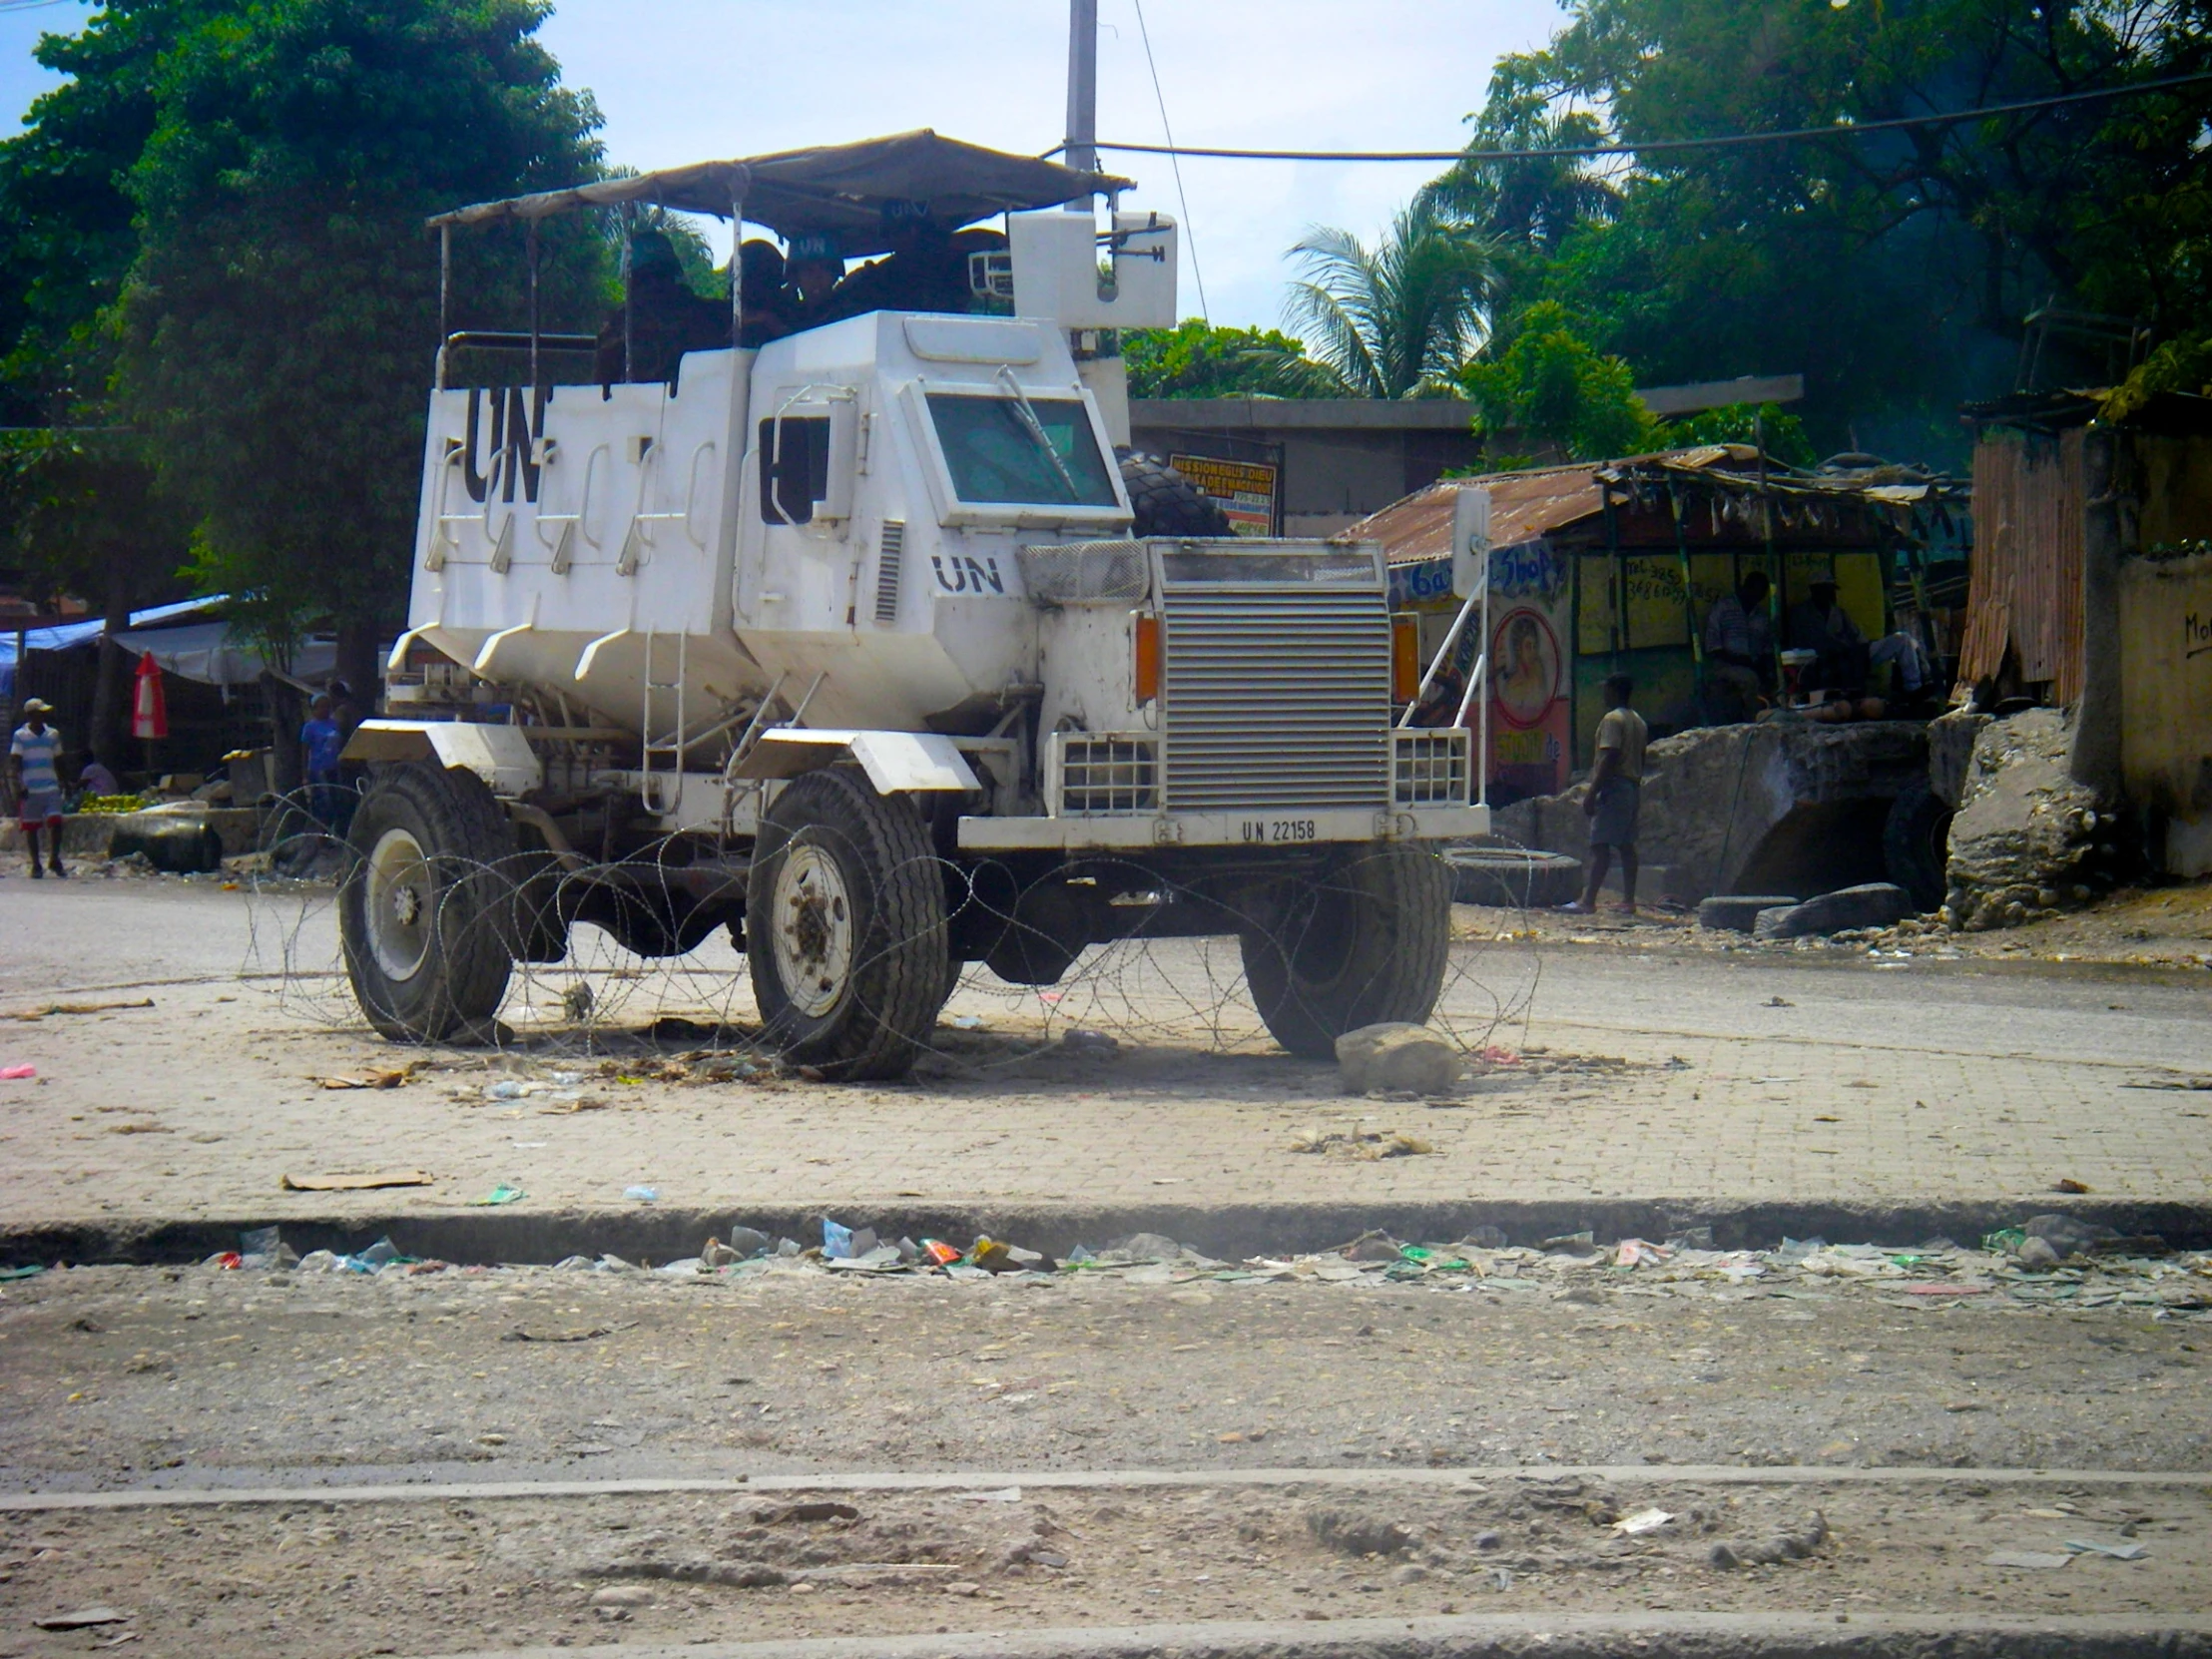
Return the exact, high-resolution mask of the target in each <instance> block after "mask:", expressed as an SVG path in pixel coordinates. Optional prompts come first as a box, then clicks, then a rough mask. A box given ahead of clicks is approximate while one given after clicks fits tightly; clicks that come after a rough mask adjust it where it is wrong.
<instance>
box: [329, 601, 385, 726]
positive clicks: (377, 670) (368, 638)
mask: <svg viewBox="0 0 2212 1659" xmlns="http://www.w3.org/2000/svg"><path fill="white" fill-rule="evenodd" d="M377 633H378V629H377V627H376V624H374V623H373V622H342V621H341V622H340V623H339V624H338V668H337V675H338V678H339V679H340V680H343V681H344V682H345V686H346V690H348V691H350V692H351V693H352V694H353V697H352V705H353V713H352V719H351V720H350V721H347V722H346V723H345V725H346V728H347V730H346V733H345V735H346V736H347V737H348V738H350V737H351V736H352V735H353V733H352V731H351V728H352V727H353V726H355V725H358V724H359V723H360V722H361V721H364V720H367V719H369V718H370V717H371V716H373V715H374V714H375V713H376V705H377V702H378V700H379V699H380V697H381V695H382V692H383V686H384V674H383V668H384V665H383V664H382V663H381V662H380V661H379V660H378V655H377V651H376V635H377Z"/></svg>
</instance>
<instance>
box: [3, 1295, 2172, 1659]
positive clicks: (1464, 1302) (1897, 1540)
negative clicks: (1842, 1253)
mask: <svg viewBox="0 0 2212 1659" xmlns="http://www.w3.org/2000/svg"><path fill="white" fill-rule="evenodd" d="M2206 1329H2207V1328H2205V1327H2204V1326H2202V1325H2200V1324H2192V1323H2186V1322H2179V1323H2177V1322H2171V1321H2169V1322H2163V1323H2161V1322H2155V1321H2152V1320H2149V1319H2146V1318H2145V1317H2144V1313H2143V1311H2142V1310H2140V1309H2123V1308H2118V1307H2112V1308H2107V1309H2104V1310H2100V1311H2097V1312H2093V1313H2072V1314H2068V1313H2058V1312H2054V1311H2049V1310H2021V1309H2017V1308H2010V1307H2002V1308H2000V1307H1959V1306H1955V1305H1936V1306H1930V1307H1926V1308H1909V1307H1901V1306H1898V1305H1897V1304H1896V1299H1889V1300H1885V1299H1883V1298H1882V1297H1880V1296H1879V1295H1876V1294H1871V1293H1869V1294H1850V1293H1844V1294H1837V1295H1834V1296H1826V1297H1811V1298H1808V1297H1806V1296H1803V1295H1796V1294H1793V1295H1788V1296H1776V1295H1773V1294H1770V1293H1769V1292H1767V1291H1765V1290H1748V1291H1743V1292H1732V1291H1730V1292H1721V1293H1711V1294H1696V1295H1689V1294H1685V1295H1682V1296H1661V1295H1652V1294H1647V1295H1625V1294H1619V1293H1601V1294H1597V1295H1596V1296H1595V1297H1594V1299H1593V1300H1587V1301H1574V1302H1558V1301H1553V1300H1551V1299H1550V1297H1548V1296H1544V1297H1540V1298H1529V1297H1525V1296H1503V1295H1494V1294H1493V1295H1485V1294H1483V1293H1481V1292H1479V1291H1467V1292H1452V1291H1443V1290H1438V1289H1434V1288H1431V1287H1428V1286H1425V1285H1422V1286H1413V1287H1400V1286H1390V1285H1365V1284H1362V1285H1348V1286H1338V1285H1326V1284H1316V1283H1305V1284H1272V1285H1271V1284H1225V1283H1222V1282H1219V1281H1215V1280H1211V1279H1208V1278H1204V1277H1201V1276H1197V1275H1191V1276H1189V1277H1187V1278H1186V1279H1185V1280H1184V1281H1183V1282H1181V1283H1166V1284H1128V1283H1116V1282H1111V1281H1090V1280H1082V1279H1076V1280H1072V1281H1059V1282H1053V1283H1050V1284H1033V1283H1028V1282H1017V1281H991V1282H976V1283H957V1282H946V1281H941V1280H939V1281H918V1280H888V1281H868V1282H857V1281H854V1280H850V1279H845V1278H836V1279H831V1278H830V1277H829V1276H827V1275H824V1274H822V1273H821V1272H819V1271H814V1272H809V1271H806V1270H801V1269H793V1270H790V1271H786V1272H778V1273H771V1274H769V1275H767V1276H764V1277H762V1278H759V1279H757V1280H751V1281H746V1282H743V1283H740V1284H736V1285H732V1284H728V1283H706V1282H699V1281H691V1282H676V1281H671V1280H667V1279H662V1278H657V1277H656V1276H651V1275H644V1274H595V1273H577V1272H573V1271H570V1272H560V1271H555V1270H549V1269H538V1270H527V1271H509V1272H474V1273H463V1272H457V1271H454V1272H446V1273H439V1274H432V1275H422V1276H414V1277H403V1276H402V1277H394V1276H392V1275H389V1274H386V1275H381V1276H378V1277H376V1278H374V1279H363V1278H352V1277H345V1276H329V1275H315V1274H301V1273H293V1274H277V1275H263V1274H256V1273H224V1272H218V1271H214V1270H202V1269H193V1270H183V1271H176V1270H172V1271H163V1270H147V1269H83V1270H77V1271H74V1272H70V1273H67V1274H60V1275H47V1276H44V1277H42V1278H40V1279H36V1280H32V1281H29V1282H24V1283H19V1284H17V1285H13V1286H10V1287H8V1288H7V1293H6V1301H5V1303H0V1398H4V1400H5V1405H4V1407H0V1410H4V1415H0V1445H4V1446H5V1447H6V1462H5V1464H4V1465H0V1486H5V1487H6V1488H8V1489H10V1490H14V1491H17V1492H26V1491H36V1492H45V1493H53V1494H66V1493H86V1492H94V1491H99V1490H117V1489H136V1490H141V1491H143V1490H145V1489H146V1488H149V1487H152V1486H155V1485H157V1484H158V1485H160V1486H162V1487H164V1488H168V1489H170V1490H172V1491H174V1492H176V1493H178V1494H180V1495H192V1494H198V1495H199V1496H201V1497H205V1498H212V1497H214V1496H215V1495H216V1494H217V1492H218V1490H219V1489H224V1488H228V1489H230V1490H231V1491H233V1492H237V1493H239V1494H240V1497H241V1499H242V1500H241V1501H238V1502H235V1503H231V1504H227V1505H223V1506H220V1507H207V1506H204V1505H195V1506H174V1505H173V1506H167V1507H145V1506H135V1507H126V1508H116V1509H95V1510H82V1509H64V1510H57V1509H39V1508H24V1507H21V1506H20V1505H19V1506H18V1507H16V1508H14V1509H13V1510H12V1511H11V1510H9V1509H8V1507H7V1505H6V1504H5V1503H0V1529H4V1536H5V1538H6V1548H5V1550H4V1552H0V1562H4V1563H5V1564H4V1565H0V1573H4V1574H5V1575H6V1580H5V1582H0V1651H5V1652H9V1653H18V1654H26V1655H29V1654H46V1653H61V1652H77V1651H83V1650H84V1649H85V1648H86V1646H87V1645H88V1642H87V1638H86V1637H85V1636H84V1635H83V1634H82V1633H78V1634H60V1633H55V1634H48V1633H41V1632H37V1631H35V1630H31V1629H30V1628H29V1624H30V1621H31V1620H32V1619H33V1618H36V1617H43V1616H47V1615H49V1614H51V1613H53V1612H56V1611H63V1610H67V1608H70V1607H80V1606H84V1605H87V1604H92V1603H113V1604H115V1605H117V1606H119V1607H121V1608H124V1609H128V1610H129V1611H130V1613H131V1614H132V1619H131V1622H130V1624H129V1626H128V1628H130V1629H132V1630H134V1631H136V1632H138V1633H139V1634H140V1635H141V1636H142V1637H143V1639H144V1643H145V1645H144V1646H143V1647H141V1648H140V1649H139V1651H142V1652H148V1653H183V1652H187V1651H199V1652H205V1651H208V1650H209V1648H210V1645H211V1644H212V1645H213V1647H214V1649H215V1650H216V1651H239V1650H240V1649H241V1648H242V1647H253V1646H260V1647H264V1648H267V1649H271V1650H275V1649H281V1651H283V1652H285V1653H288V1654H296V1655H303V1656H309V1659H320V1656H323V1655H331V1656H336V1655H342V1654H351V1653H358V1652H363V1651H369V1650H371V1649H379V1648H388V1649H390V1650H392V1651H397V1652H401V1653H425V1652H437V1651H442V1650H445V1649H452V1648H473V1647H479V1646H485V1647H505V1646H510V1645H520V1644H526V1643H529V1642H534V1641H535V1642H543V1641H549V1640H555V1639H559V1638H563V1637H569V1638H572V1639H575V1640H590V1639H594V1638H593V1634H592V1633H597V1632H600V1631H601V1630H602V1629H603V1627H605V1626H606V1625H609V1624H612V1623H617V1622H620V1623H622V1624H623V1625H624V1627H625V1635H626V1636H627V1635H628V1634H629V1632H630V1631H631V1630H633V1629H634V1632H635V1635H636V1636H637V1637H639V1638H646V1637H650V1638H656V1639H659V1640H664V1641H669V1642H687V1641H700V1640H729V1639H734V1638H736V1637H738V1636H741V1635H742V1636H747V1637H751V1638H765V1637H770V1636H776V1635H795V1636H796V1635H829V1634H833V1633H837V1632H861V1631H865V1632H876V1633H880V1632H891V1631H900V1630H910V1631H931V1630H935V1629H937V1628H940V1627H944V1628H950V1629H955V1630H970V1631H974V1630H987V1629H993V1628H1020V1627H1024V1626H1029V1625H1034V1624H1037V1623H1039V1622H1041V1621H1051V1622H1056V1623H1059V1624H1082V1623H1120V1622H1129V1621H1150V1620H1176V1619H1190V1620H1217V1619H1232V1618H1261V1619H1271V1618H1341V1617H1348V1616H1357V1615H1361V1614H1374V1613H1377V1612H1384V1611H1386V1612H1393V1613H1402V1614H1404V1615H1406V1616H1420V1615H1429V1614H1440V1613H1443V1612H1447V1611H1454V1612H1456V1611H1486V1612H1488V1611H1495V1612H1504V1611H1512V1610H1517V1609H1546V1608H1558V1607H1562V1606H1573V1607H1575V1608H1577V1609H1580V1610H1583V1611H1595V1610H1607V1609H1611V1610H1624V1609H1626V1610H1636V1609H1641V1610H1650V1609H1669V1608H1671V1609H1706V1610H1736V1611H1758V1610H1773V1609H1799V1610H1803V1609H1808V1608H1811V1609H1821V1610H1834V1611H1840V1612H1845V1613H1850V1612H1853V1611H1858V1612H1861V1613H1863V1614H1864V1613H1872V1612H1883V1613H1890V1614H1898V1613H1908V1612H1927V1613H1940V1614H1951V1615H1956V1614H1960V1613H1970V1612H1976V1611H1980V1610H1986V1609H1988V1608H1989V1607H1991V1606H1992V1605H2001V1606H2002V1607H2003V1608H2004V1609H2005V1610H2006V1611H2008V1612H2020V1611H2023V1610H2026V1611H2034V1612H2039V1613H2064V1614H2090V1613H2114V1614H2117V1613H2134V1612H2144V1611H2154V1612H2158V1613H2162V1614H2180V1613H2184V1612H2188V1613H2201V1612H2206V1611H2212V1607H2208V1605H2207V1602H2208V1596H2207V1590H2208V1587H2212V1508H2208V1504H2207V1498H2206V1492H2207V1488H2208V1487H2212V1446H2208V1444H2207V1440H2206V1433H2205V1424H2206V1423H2207V1422H2212V1398H2208V1393H2212V1369H2208V1361H2207V1358H2206V1350H2205V1348H2204V1333H2205V1331H2206ZM522 1338H527V1339H529V1340H518V1339H522ZM1585 1464H1587V1465H1613V1466H1614V1468H1613V1472H1611V1473H1609V1474H1607V1475H1604V1476H1587V1475H1585V1476H1581V1477H1575V1476H1573V1475H1571V1474H1568V1475H1561V1474H1560V1473H1559V1472H1558V1471H1559V1468H1560V1466H1564V1465H1585ZM2037 1464H2050V1465H2059V1466H2061V1467H2062V1468H2073V1469H2108V1470H2119V1471H2137V1472H2138V1473H2141V1474H2144V1475H2145V1476H2148V1475H2156V1474H2162V1473H2166V1472H2168V1471H2179V1472H2180V1473H2182V1474H2184V1475H2187V1476H2190V1477H2191V1478H2187V1479H2182V1480H2179V1481H2176V1480H2173V1479H2170V1478H2167V1479H2148V1478H2146V1479H2144V1480H2142V1481H2140V1482H2131V1481H2128V1480H2124V1479H2123V1480H2120V1481H2118V1482H2117V1483H2114V1481H2113V1480H2111V1479H2109V1478H2105V1477H2088V1476H2077V1475H2068V1474H2065V1473H2062V1472H2061V1473H2053V1474H2050V1475H2047V1476H2041V1477H2035V1478H2033V1479H2029V1480H2026V1481H2024V1482H2023V1481H2022V1480H2021V1478H2020V1477H2017V1476H2014V1475H2011V1474H2008V1473H2004V1472H2001V1471H2003V1470H2006V1469H2010V1468H2013V1467H2018V1466H2023V1465H2037ZM1677 1465H1681V1467H1680V1468H1679V1470H1678V1468H1677ZM1715 1465H1725V1466H1722V1467H1715ZM1146 1469H1157V1470H1174V1471H1180V1473H1178V1474H1176V1475H1174V1476H1173V1477H1172V1478H1168V1479H1165V1480H1164V1481H1163V1482H1161V1483H1156V1484H1155V1483H1143V1482H1139V1483H1134V1484H1133V1483H1131V1482H1130V1481H1129V1480H1128V1479H1127V1478H1125V1477H1124V1476H1122V1475H1111V1476H1096V1475H1093V1474H1091V1473H1089V1472H1086V1471H1101V1470H1103V1471H1115V1470H1120V1471H1128V1470H1146ZM938 1471H957V1472H951V1473H949V1474H948V1476H947V1477H946V1478H943V1479H938V1480H935V1481H933V1482H932V1481H929V1480H926V1479H925V1480H924V1482H923V1484H924V1486H925V1487H927V1488H928V1489H923V1490H896V1489H882V1488H883V1487H884V1486H885V1485H886V1484H887V1485H889V1486H892V1487H895V1486H897V1485H898V1484H899V1483H900V1477H903V1476H915V1477H917V1478H918V1477H924V1476H930V1475H934V1474H936V1473H937V1472H938ZM1301 1471H1304V1472H1303V1473H1302V1472H1301ZM1984 1471H1999V1472H1984ZM701 1479H708V1480H719V1481H722V1482H728V1483H732V1484H727V1485H724V1486H722V1487H720V1488H718V1489H713V1490H704V1491H701V1490H673V1491H669V1490H663V1491H640V1492H628V1493H625V1492H622V1491H619V1490H605V1489H603V1490H601V1491H600V1492H599V1493H598V1495H591V1496H581V1495H577V1494H576V1493H575V1492H573V1491H571V1490H568V1489H565V1488H561V1489H550V1490H549V1489H547V1488H544V1487H542V1486H539V1487H532V1486H529V1485H525V1486H524V1487H523V1488H521V1489H520V1490H516V1491H511V1492H509V1493H508V1494H507V1495H498V1493H496V1492H494V1491H493V1490H491V1489H490V1488H489V1487H487V1486H486V1485H485V1484H484V1483H489V1482H511V1481H521V1482H526V1483H527V1482H544V1481H547V1480H566V1481H575V1480H587V1481H592V1482H595V1483H602V1484H604V1483H606V1482H615V1481H622V1480H647V1481H652V1480H664V1481H665V1480H679V1481H681V1480H701ZM1051 1480H1061V1481H1064V1482H1066V1484H1064V1485H1061V1486H1045V1485H1040V1484H1039V1482H1040V1481H1051ZM456 1481H457V1482H468V1483H473V1488H474V1489H472V1491H470V1492H465V1493H462V1494H459V1495H455V1496H434V1497H426V1498H424V1499H422V1500H420V1501H416V1500H412V1499H409V1498H408V1497H407V1496H406V1495H405V1491H406V1488H407V1487H408V1486H411V1485H414V1484H417V1483H422V1482H456ZM366 1482H373V1483H376V1484H379V1485H385V1486H391V1485H397V1486H398V1487H399V1488H400V1490H399V1491H398V1492H396V1493H391V1494H387V1495H386V1496H385V1497H384V1498H383V1499H380V1500H377V1501H363V1500H361V1499H359V1498H358V1497H354V1496H348V1495H346V1493H345V1492H344V1491H343V1490H342V1488H345V1487H349V1486H352V1485H356V1484H359V1483H366ZM737 1482H743V1483H744V1484H743V1485H742V1486H741V1485H738V1484H735V1483H737ZM277 1485H283V1486H287V1487H294V1488H296V1490H295V1492H294V1495H293V1496H291V1497H290V1498H279V1499H276V1500H247V1499H248V1494H247V1493H246V1491H245V1490H244V1489H245V1488H259V1487H268V1486H277ZM755 1486H758V1487H760V1488H761V1489H760V1490H758V1491H748V1490H747V1488H749V1487H755ZM317 1487H321V1488H324V1489H325V1490H326V1492H327V1493H328V1498H327V1501H326V1500H325V1499H324V1498H322V1497H318V1496H317V1493H316V1490H315V1488H317ZM1009 1487H1019V1488H1020V1491H1019V1495H1018V1496H1016V1495H1012V1494H1011V1493H1010V1492H1009V1490H1008V1488H1009ZM330 1488H340V1490H330ZM976 1494H983V1495H976ZM23 1501H25V1502H30V1501H36V1500H23ZM809 1504H812V1505H815V1506H816V1507H811V1508H810V1507H805V1505H809ZM822 1505H831V1507H821V1506H822ZM1651 1509H1658V1510H1662V1511H1665V1512H1666V1513H1667V1514H1669V1515H1670V1516H1672V1517H1673V1518H1672V1519H1670V1520H1668V1521H1665V1522H1660V1523H1652V1527H1651V1530H1650V1531H1648V1532H1641V1533H1639V1532H1635V1531H1623V1530H1621V1529H1620V1528H1619V1526H1618V1523H1619V1522H1621V1521H1622V1520H1624V1519H1626V1518H1627V1517H1629V1516H1632V1515H1636V1514H1638V1513H1641V1512H1643V1511H1646V1510H1651ZM1816 1511H1817V1512H1818V1513H1819V1514H1820V1515H1822V1516H1823V1517H1825V1525H1826V1529H1827V1533H1828V1535H1827V1536H1825V1537H1821V1536H1816V1535H1815V1533H1816V1532H1817V1530H1818V1528H1817V1527H1816V1525H1815V1522H1814V1520H1813V1518H1812V1517H1813V1516H1814V1514H1815V1512H1816ZM1791 1537H1795V1538H1797V1539H1798V1541H1799V1543H1801V1544H1802V1545H1803V1550H1802V1553H1800V1554H1798V1555H1796V1556H1794V1557H1793V1556H1791V1554H1790V1553H1789V1550H1787V1549H1785V1550H1784V1551H1783V1553H1782V1556H1781V1558H1778V1559H1776V1560H1773V1561H1770V1562H1768V1564H1765V1565H1759V1564H1756V1562H1755V1561H1754V1562H1753V1564H1750V1565H1746V1566H1738V1567H1729V1566H1725V1565H1716V1564H1715V1561H1714V1555H1713V1546H1714V1545H1715V1544H1716V1543H1728V1544H1730V1546H1731V1548H1732V1549H1734V1550H1735V1551H1736V1552H1737V1554H1738V1556H1739V1558H1740V1559H1743V1560H1747V1561H1751V1560H1753V1558H1754V1557H1756V1556H1758V1555H1759V1554H1761V1553H1762V1552H1765V1553H1773V1552H1772V1551H1771V1550H1769V1549H1768V1546H1769V1545H1771V1544H1773V1543H1774V1542H1775V1540H1777V1539H1788V1538H1791ZM2069 1540H2087V1541H2090V1542H2093V1543H2101V1544H2106V1545H2109V1546H2111V1547H2113V1548H2115V1549H2118V1550H2120V1551H2121V1552H2122V1553H2123V1554H2125V1553H2131V1552H2132V1548H2133V1546H2138V1545H2139V1546H2140V1548H2141V1551H2142V1553H2141V1556H2140V1558H2138V1559H2134V1560H2120V1559H2116V1558H2113V1557H2111V1556H2108V1555H2103V1554H2098V1553H2096V1552H2095V1551H2089V1552H2086V1553H2084V1552H2078V1551H2069V1550H2068V1548H2067V1544H2068V1541H2069ZM1791 1547H1793V1548H1794V1547H1795V1546H1791ZM2006 1551H2025V1552H2027V1553H2028V1554H2029V1555H2042V1556H2056V1557H2065V1556H2068V1555H2074V1554H2079V1555H2081V1556H2082V1558H2080V1559H2077V1560H2074V1561H2072V1563H2071V1564H2070V1565H2067V1566H2065V1567H2062V1568H2060V1567H2053V1566H2042V1567H2017V1566H2005V1565H2002V1564H1993V1563H1997V1562H1998V1560H1999V1557H2000V1556H2002V1554H2003V1553H2004V1552H2006ZM156 1559H158V1560H159V1561H160V1562H161V1570H160V1572H159V1574H158V1575H156V1576H155V1577H154V1578H152V1579H149V1578H148V1576H147V1574H146V1563H147V1562H148V1561H150V1560H156Z"/></svg>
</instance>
